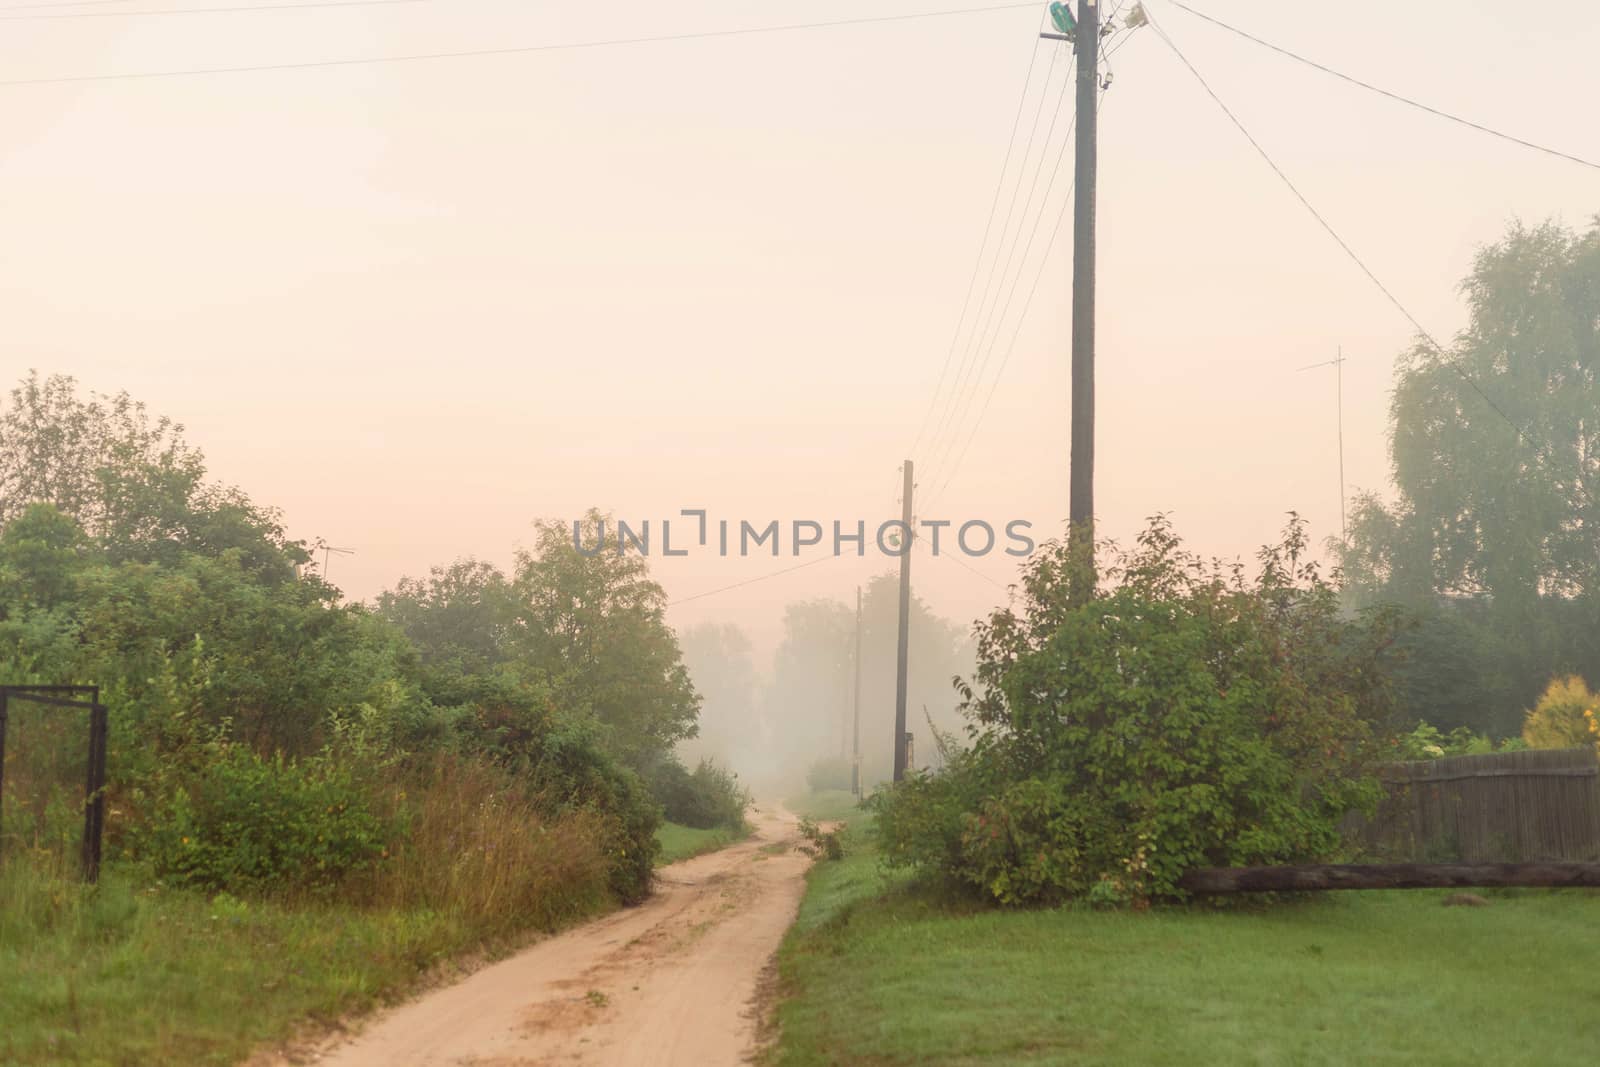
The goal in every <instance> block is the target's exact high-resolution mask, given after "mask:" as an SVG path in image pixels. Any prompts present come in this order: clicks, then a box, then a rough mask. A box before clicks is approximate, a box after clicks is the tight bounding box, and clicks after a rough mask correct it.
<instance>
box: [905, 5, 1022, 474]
mask: <svg viewBox="0 0 1600 1067" xmlns="http://www.w3.org/2000/svg"><path fill="white" fill-rule="evenodd" d="M1046 17H1047V16H1045V15H1044V14H1041V15H1040V16H1039V26H1040V27H1041V28H1043V26H1044V20H1045V18H1046ZM1038 62H1039V38H1037V37H1035V38H1034V39H1033V49H1032V51H1031V52H1030V53H1029V55H1028V71H1027V73H1026V74H1024V75H1023V77H1022V95H1021V96H1019V97H1017V113H1016V115H1015V116H1014V117H1013V118H1012V120H1011V136H1010V137H1009V138H1008V139H1007V140H1006V154H1005V158H1004V159H1003V160H1001V162H1000V174H999V175H998V176H997V177H996V178H995V181H994V196H993V197H992V198H991V199H990V201H989V218H988V220H987V221H986V222H984V224H983V240H981V241H979V242H978V256H977V258H976V259H975V260H973V263H972V276H971V277H970V278H968V279H967V295H966V297H965V298H963V299H962V301H961V314H960V316H959V317H958V318H957V319H956V329H955V333H953V334H952V335H951V336H950V348H949V350H948V351H947V352H946V353H945V356H944V367H943V368H942V369H941V370H940V371H939V381H938V383H937V384H936V385H935V386H934V387H933V396H931V397H930V398H929V399H928V410H927V411H926V412H924V413H923V416H922V424H921V425H920V426H918V427H917V436H916V439H915V440H913V441H912V442H911V447H910V448H909V449H908V450H907V452H906V454H907V455H916V452H917V446H918V445H920V444H921V443H922V435H923V434H924V433H926V432H927V429H928V420H929V419H931V418H932V417H933V409H934V408H936V407H937V406H938V404H939V394H940V393H942V392H943V391H944V382H945V378H946V377H947V376H948V375H949V373H950V361H951V360H952V358H954V356H955V354H956V346H957V344H958V343H959V342H960V340H961V330H962V327H964V326H965V325H966V322H967V311H968V309H969V308H971V306H972V292H973V290H974V288H976V286H977V283H978V271H979V270H981V269H982V267H983V251H984V249H985V248H987V247H989V234H990V233H992V232H993V231H994V217H995V214H996V213H997V212H998V211H999V208H1000V192H1001V190H1002V189H1004V188H1005V184H1006V172H1007V171H1008V170H1010V168H1011V153H1012V152H1013V151H1014V150H1015V149H1016V147H1017V131H1018V130H1019V129H1021V128H1022V112H1023V110H1024V105H1026V104H1027V102H1028V87H1029V86H1030V85H1032V84H1033V68H1034V67H1035V66H1037V65H1038ZM1052 65H1053V61H1052ZM1045 83H1046V86H1048V84H1049V78H1048V76H1047V77H1046V79H1045ZM1030 147H1031V145H1030ZM1023 162H1024V163H1026V162H1027V159H1026V158H1024V159H1023Z"/></svg>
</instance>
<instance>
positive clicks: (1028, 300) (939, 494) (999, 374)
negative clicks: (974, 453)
mask: <svg viewBox="0 0 1600 1067" xmlns="http://www.w3.org/2000/svg"><path fill="white" fill-rule="evenodd" d="M1105 104H1106V90H1104V89H1102V90H1101V92H1100V97H1099V103H1097V104H1096V105H1095V107H1096V108H1097V109H1101V108H1104V107H1105ZM1068 137H1069V140H1068V142H1067V143H1068V144H1069V143H1071V142H1070V137H1071V134H1070V132H1069V134H1068ZM1061 151H1062V155H1063V156H1065V154H1066V144H1063V145H1062V149H1061ZM1060 165H1061V158H1057V160H1056V166H1057V167H1058V168H1059V167H1060ZM1050 184H1051V186H1054V184H1055V175H1054V174H1052V175H1051V176H1050ZM1076 187H1077V175H1073V179H1072V181H1071V182H1069V183H1067V195H1066V198H1065V199H1064V200H1062V201H1061V207H1060V209H1059V210H1058V211H1057V212H1056V222H1055V226H1054V227H1052V229H1051V230H1050V238H1049V240H1047V241H1046V242H1045V246H1044V254H1043V255H1042V256H1041V257H1040V259H1039V269H1038V270H1037V271H1035V272H1034V275H1033V284H1032V285H1030V286H1029V287H1028V295H1027V296H1026V297H1025V298H1024V299H1023V301H1022V311H1021V312H1020V313H1019V314H1018V316H1017V321H1016V324H1015V325H1014V326H1013V327H1012V330H1011V339H1010V340H1009V341H1007V342H1006V351H1005V354H1004V355H1003V356H1001V357H1000V365H999V367H998V368H996V370H995V372H994V379H993V380H992V381H990V382H989V392H988V393H986V394H985V395H984V398H983V406H982V407H981V408H979V409H978V417H977V418H976V419H974V420H973V422H972V428H971V430H970V431H969V432H968V433H967V439H966V441H965V442H963V443H962V445H961V451H960V453H959V454H957V456H956V459H955V463H954V465H953V466H950V467H949V468H948V473H946V475H945V477H944V480H943V481H942V482H940V483H939V488H938V489H936V490H934V493H933V498H932V500H930V501H929V504H930V506H931V505H932V504H934V503H937V502H938V501H939V500H941V499H943V497H944V493H945V490H946V489H948V488H949V487H950V483H951V481H953V480H954V479H955V476H956V474H957V473H958V472H959V471H960V470H961V465H962V464H963V463H964V462H966V458H967V452H968V451H969V450H970V449H971V448H972V442H973V439H974V438H976V437H977V436H978V429H979V427H981V426H982V425H983V419H984V416H986V415H987V414H988V413H989V405H990V404H991V403H992V402H993V401H994V394H995V392H996V391H997V390H998V389H999V388H1000V379H1001V378H1003V377H1005V373H1006V367H1008V366H1009V365H1010V364H1011V353H1012V352H1013V351H1014V350H1015V349H1016V347H1017V338H1018V337H1020V336H1021V335H1022V326H1023V323H1025V322H1027V321H1028V312H1029V311H1030V310H1031V309H1032V307H1033V298H1034V296H1035V294H1037V293H1038V291H1039V283H1040V282H1041V281H1043V280H1044V273H1045V268H1047V267H1048V266H1049V265H1050V252H1051V250H1052V249H1054V248H1055V244H1056V238H1057V237H1058V236H1060V234H1061V226H1062V223H1064V222H1065V221H1066V218H1067V208H1069V207H1070V206H1071V205H1072V193H1073V190H1074V189H1076ZM1049 195H1050V194H1049V189H1048V188H1047V189H1046V191H1045V201H1044V203H1041V204H1040V205H1039V216H1038V218H1037V219H1035V220H1034V232H1033V233H1032V234H1030V235H1029V238H1028V243H1029V246H1030V247H1031V246H1032V243H1033V238H1034V236H1036V235H1037V233H1038V226H1039V224H1040V223H1042V222H1043V221H1044V213H1045V204H1047V203H1048V202H1049ZM1022 261H1023V264H1024V265H1026V263H1027V261H1028V256H1027V253H1026V252H1024V253H1023V256H1022ZM1022 272H1023V267H1018V268H1017V276H1016V278H1015V279H1013V281H1012V295H1015V293H1016V285H1017V283H1018V282H1020V281H1021V280H1022ZM1010 302H1011V297H1010V296H1008V297H1007V298H1006V303H1007V306H1008V307H1009V306H1010ZM1004 321H1005V319H1004V316H1002V317H1001V322H1002V323H1004ZM999 342H1000V335H999V333H996V334H995V339H994V342H993V344H999ZM990 351H991V353H992V351H993V346H992V345H991V349H990ZM987 360H988V357H987V356H986V357H985V362H987Z"/></svg>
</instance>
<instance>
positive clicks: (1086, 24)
mask: <svg viewBox="0 0 1600 1067" xmlns="http://www.w3.org/2000/svg"><path fill="white" fill-rule="evenodd" d="M1073 41H1074V44H1075V46H1076V50H1077V53H1078V85H1077V89H1078V119H1077V123H1078V125H1077V130H1078V140H1077V157H1076V160H1077V177H1076V185H1075V190H1076V191H1075V194H1074V195H1075V198H1076V199H1075V203H1074V205H1073V230H1072V475H1071V480H1072V493H1071V501H1070V503H1069V506H1068V516H1069V521H1070V523H1071V526H1070V528H1069V530H1070V532H1069V538H1070V540H1071V541H1073V542H1075V543H1076V544H1077V545H1078V546H1079V547H1080V549H1081V550H1082V551H1083V552H1084V553H1085V557H1084V558H1085V559H1086V560H1087V561H1089V563H1090V564H1091V565H1092V563H1093V560H1094V267H1095V191H1096V190H1095V186H1096V174H1097V168H1098V165H1099V164H1098V139H1099V135H1100V129H1099V126H1100V124H1099V119H1098V115H1099V108H1098V106H1097V105H1098V104H1099V95H1100V3H1099V0H1078V26H1077V30H1076V32H1075V33H1074V34H1073ZM1090 573H1091V575H1092V571H1091V572H1090ZM1090 580H1091V581H1092V577H1091V579H1090ZM1077 592H1078V594H1079V595H1087V590H1081V589H1080V590H1077Z"/></svg>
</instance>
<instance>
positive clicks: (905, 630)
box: [894, 459, 916, 782]
mask: <svg viewBox="0 0 1600 1067" xmlns="http://www.w3.org/2000/svg"><path fill="white" fill-rule="evenodd" d="M902 469H903V471H904V473H905V484H904V486H903V488H902V489H901V491H900V521H901V522H902V523H904V527H903V530H904V540H903V541H902V543H901V545H900V641H899V645H898V648H897V649H896V652H895V668H894V670H895V675H894V780H895V781H897V782H898V781H900V780H901V779H902V778H904V777H905V776H906V664H907V660H908V656H909V653H910V649H911V546H912V543H913V542H914V541H915V540H916V538H915V536H914V531H913V529H912V526H911V494H912V493H913V492H914V491H915V490H916V485H915V484H914V483H913V482H912V479H911V470H912V468H911V461H910V460H909V459H908V460H906V465H905V467H904V468H902Z"/></svg>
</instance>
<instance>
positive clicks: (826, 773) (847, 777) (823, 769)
mask: <svg viewBox="0 0 1600 1067" xmlns="http://www.w3.org/2000/svg"><path fill="white" fill-rule="evenodd" d="M851 769H852V768H851V766H850V761H849V760H847V759H845V758H844V757H843V756H824V757H822V758H821V759H818V760H813V761H812V763H811V767H810V768H809V769H808V770H807V771H806V788H807V789H810V790H811V791H812V792H813V793H822V792H826V791H827V790H830V789H843V790H849V789H851V788H852V787H853V786H854V782H853V781H852V775H851V773H850V772H851Z"/></svg>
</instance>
